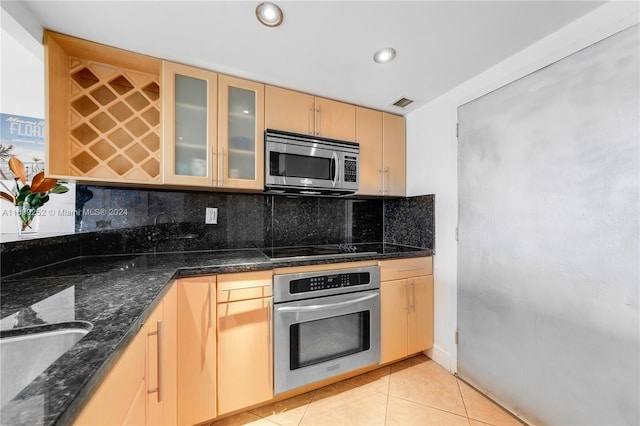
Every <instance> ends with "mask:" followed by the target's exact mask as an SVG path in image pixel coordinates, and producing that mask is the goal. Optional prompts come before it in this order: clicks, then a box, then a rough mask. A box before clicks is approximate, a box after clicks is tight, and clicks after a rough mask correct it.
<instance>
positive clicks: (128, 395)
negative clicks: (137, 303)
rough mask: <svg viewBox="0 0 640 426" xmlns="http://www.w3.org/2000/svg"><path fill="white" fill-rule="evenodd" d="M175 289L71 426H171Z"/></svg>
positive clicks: (171, 289) (173, 393)
mask: <svg viewBox="0 0 640 426" xmlns="http://www.w3.org/2000/svg"><path fill="white" fill-rule="evenodd" d="M175 318H176V286H175V284H173V285H172V287H171V288H170V289H169V291H168V293H167V294H166V295H165V296H164V298H163V299H162V301H161V302H160V303H159V304H158V305H157V306H156V308H155V309H154V310H153V311H152V312H151V315H150V316H149V317H148V319H147V320H146V322H145V324H144V325H143V327H142V328H141V329H140V331H139V332H138V334H137V335H136V336H135V337H134V339H133V341H132V342H131V343H130V344H129V346H127V348H126V349H125V350H124V352H123V354H122V355H121V356H120V359H118V361H117V362H116V364H115V366H114V367H113V368H112V369H111V371H110V372H109V374H108V375H107V376H106V377H105V379H104V380H103V382H102V383H101V384H100V386H99V387H98V389H97V391H96V392H95V393H94V395H93V396H92V397H91V399H90V400H89V402H88V403H87V404H86V405H85V406H84V408H83V409H82V411H81V412H80V415H79V416H78V417H77V419H76V420H75V422H74V424H75V425H87V426H97V425H108V426H112V425H136V426H140V425H154V426H158V425H173V424H175V423H176V411H175V407H176V399H175V398H176V393H175V390H176V383H175V379H176V374H175V365H176V361H175V347H176V346H175V344H176V343H175V338H176V321H175Z"/></svg>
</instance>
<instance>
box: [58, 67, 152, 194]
mask: <svg viewBox="0 0 640 426" xmlns="http://www.w3.org/2000/svg"><path fill="white" fill-rule="evenodd" d="M158 80H159V78H158V76H156V75H151V74H146V73H142V72H138V71H132V70H127V69H125V68H121V67H114V66H110V65H106V64H102V63H99V62H95V61H90V60H84V59H80V58H74V57H69V83H70V84H69V88H70V96H69V101H70V102H69V109H68V111H69V171H70V174H71V175H72V176H83V177H95V178H107V179H116V180H120V179H123V180H131V181H143V182H144V181H151V182H159V181H160V178H161V172H160V171H161V149H160V148H161V146H160V85H159V83H158Z"/></svg>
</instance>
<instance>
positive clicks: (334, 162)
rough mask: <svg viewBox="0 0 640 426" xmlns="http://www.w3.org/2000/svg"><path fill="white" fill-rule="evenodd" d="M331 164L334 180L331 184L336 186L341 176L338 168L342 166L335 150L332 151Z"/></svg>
mask: <svg viewBox="0 0 640 426" xmlns="http://www.w3.org/2000/svg"><path fill="white" fill-rule="evenodd" d="M331 165H332V166H333V181H332V182H331V185H332V186H333V187H334V188H335V187H336V183H337V182H338V180H339V178H340V170H338V169H339V168H340V167H339V163H338V154H337V153H336V152H335V151H333V152H332V153H331Z"/></svg>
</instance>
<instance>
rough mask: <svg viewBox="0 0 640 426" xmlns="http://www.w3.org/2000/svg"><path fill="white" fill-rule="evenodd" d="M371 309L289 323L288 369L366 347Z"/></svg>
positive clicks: (340, 356) (367, 347) (360, 350)
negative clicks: (289, 352) (289, 351)
mask: <svg viewBox="0 0 640 426" xmlns="http://www.w3.org/2000/svg"><path fill="white" fill-rule="evenodd" d="M370 330H371V313H370V311H362V312H355V313H352V314H347V315H340V316H335V317H329V318H322V319H318V320H314V321H308V322H302V323H296V324H292V325H291V326H290V327H289V333H290V343H291V345H290V350H291V354H290V357H289V360H290V363H291V365H290V368H291V370H296V369H298V368H302V367H306V366H309V365H314V364H319V363H321V362H325V361H330V360H333V359H337V358H342V357H344V356H347V355H351V354H355V353H358V352H363V351H367V350H369V348H370V346H371V335H370V334H371V332H370Z"/></svg>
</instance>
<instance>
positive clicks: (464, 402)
mask: <svg viewBox="0 0 640 426" xmlns="http://www.w3.org/2000/svg"><path fill="white" fill-rule="evenodd" d="M454 377H455V376H454ZM455 379H456V386H458V392H460V399H461V400H462V406H463V407H464V412H465V413H466V414H467V423H469V424H471V422H470V421H469V420H470V417H469V410H467V402H466V401H465V400H464V395H462V389H461V388H460V380H459V379H458V378H457V377H455ZM473 420H475V419H473Z"/></svg>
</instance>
